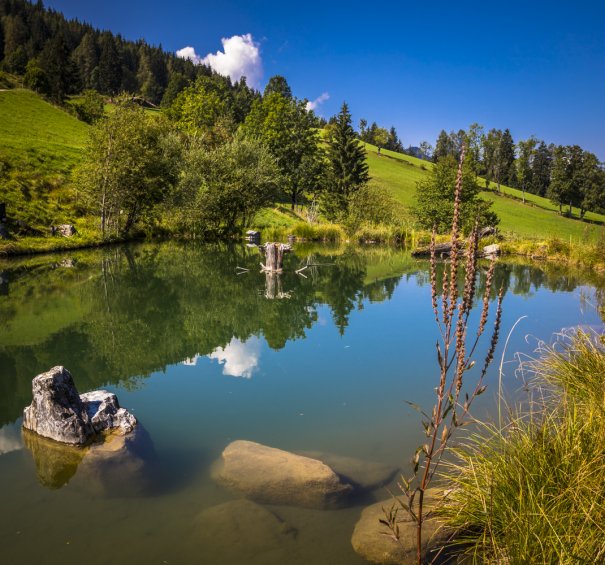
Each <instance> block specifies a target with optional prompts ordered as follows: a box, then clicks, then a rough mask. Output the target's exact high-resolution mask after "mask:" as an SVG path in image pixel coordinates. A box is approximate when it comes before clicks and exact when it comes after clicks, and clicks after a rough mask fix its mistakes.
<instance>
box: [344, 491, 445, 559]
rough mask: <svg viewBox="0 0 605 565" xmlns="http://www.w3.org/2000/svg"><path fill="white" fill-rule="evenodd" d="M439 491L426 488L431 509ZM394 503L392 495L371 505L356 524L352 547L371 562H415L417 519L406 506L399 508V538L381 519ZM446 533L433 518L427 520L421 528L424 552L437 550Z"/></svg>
mask: <svg viewBox="0 0 605 565" xmlns="http://www.w3.org/2000/svg"><path fill="white" fill-rule="evenodd" d="M439 495H440V493H439V491H438V490H437V489H430V490H427V492H426V494H425V501H426V503H427V505H428V508H429V509H430V508H431V507H434V506H435V504H436V503H437V501H438V500H439ZM393 504H394V500H393V499H387V500H383V501H382V502H377V503H376V504H372V505H371V506H368V507H367V508H365V509H364V510H363V512H362V513H361V517H360V518H359V521H358V522H357V524H356V525H355V530H354V531H353V536H352V537H351V544H352V545H353V549H354V550H355V551H356V552H357V553H358V554H359V555H361V557H363V558H364V559H365V560H366V561H369V562H370V563H377V564H380V565H405V564H406V563H410V564H412V563H416V523H415V522H414V521H413V520H412V517H411V516H410V515H409V513H408V512H406V511H405V510H404V509H403V508H400V510H399V511H398V513H397V525H398V526H399V532H400V537H399V541H396V540H395V539H393V537H391V533H390V531H389V529H388V528H387V527H386V526H385V525H384V524H382V523H381V522H380V520H384V519H385V515H384V511H383V509H386V510H388V509H389V508H391V506H393ZM445 537H446V534H445V531H444V530H443V529H442V528H440V526H439V523H438V522H437V521H436V520H435V519H434V518H429V519H428V520H426V521H425V522H424V525H423V529H422V538H423V547H422V551H423V555H424V556H425V557H427V556H428V554H430V553H433V550H435V551H436V550H438V549H439V547H441V545H442V542H443V540H444V539H445Z"/></svg>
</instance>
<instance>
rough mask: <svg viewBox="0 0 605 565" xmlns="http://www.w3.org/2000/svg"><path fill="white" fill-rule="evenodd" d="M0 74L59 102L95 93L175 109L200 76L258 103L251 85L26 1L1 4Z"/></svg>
mask: <svg viewBox="0 0 605 565" xmlns="http://www.w3.org/2000/svg"><path fill="white" fill-rule="evenodd" d="M0 69H2V70H4V71H6V72H9V73H13V74H16V75H20V76H23V80H24V84H25V86H27V87H28V88H31V89H32V90H36V91H37V92H39V93H41V94H43V95H44V96H46V97H48V98H50V99H51V100H53V101H55V102H63V101H64V100H65V98H66V97H67V96H68V95H70V94H77V93H79V92H81V91H83V90H87V89H91V90H95V91H98V92H100V93H102V94H104V95H108V96H113V95H117V94H119V93H121V92H131V93H137V94H139V95H140V96H141V97H143V98H144V99H145V100H147V101H148V102H150V103H152V104H155V105H159V104H162V105H164V106H169V105H170V104H171V103H172V101H173V100H174V98H175V97H176V95H177V94H178V93H179V92H180V91H181V90H182V89H183V88H184V87H185V86H186V85H187V84H189V83H190V82H191V81H194V80H195V79H196V78H197V77H199V76H207V77H210V76H212V77H214V78H215V79H216V80H221V81H223V82H224V84H225V87H226V88H228V89H232V90H234V91H236V92H239V93H240V96H243V94H242V93H245V95H246V96H248V97H253V95H254V94H253V91H252V89H250V88H248V87H247V85H246V82H245V79H243V80H241V81H238V82H237V83H236V84H232V83H231V80H230V79H229V78H228V77H223V76H221V75H218V74H217V73H215V72H213V71H212V70H211V69H210V68H209V67H208V66H205V65H194V64H193V63H192V62H191V61H189V60H187V59H182V58H180V57H177V56H176V55H174V54H173V53H168V52H166V51H164V50H163V49H162V47H161V45H160V46H153V45H149V44H148V43H146V42H145V41H143V40H138V41H127V40H126V39H124V38H123V37H121V36H120V35H116V34H113V33H111V32H109V31H101V30H98V29H95V28H93V27H92V26H91V25H89V24H87V23H82V22H79V21H78V20H67V19H66V18H65V16H64V15H63V14H61V13H60V12H57V11H54V10H52V9H46V8H44V5H43V3H42V1H41V0H38V1H37V2H36V3H35V4H34V3H31V2H28V1H26V0H0Z"/></svg>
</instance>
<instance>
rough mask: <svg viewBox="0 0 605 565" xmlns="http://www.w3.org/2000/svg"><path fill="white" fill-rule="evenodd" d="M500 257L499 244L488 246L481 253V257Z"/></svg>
mask: <svg viewBox="0 0 605 565" xmlns="http://www.w3.org/2000/svg"><path fill="white" fill-rule="evenodd" d="M498 255H500V246H499V245H498V244H497V243H492V245H486V246H485V247H484V248H483V249H482V251H481V257H496V256H498Z"/></svg>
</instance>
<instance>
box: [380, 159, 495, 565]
mask: <svg viewBox="0 0 605 565" xmlns="http://www.w3.org/2000/svg"><path fill="white" fill-rule="evenodd" d="M464 157H465V148H463V150H462V154H461V156H460V161H459V164H458V174H457V177H456V187H455V194H454V213H453V218H452V230H451V243H452V245H451V251H450V255H449V261H448V262H447V263H446V264H445V266H444V270H443V279H442V284H441V287H440V288H439V286H438V284H437V257H436V253H435V245H436V244H435V231H433V235H432V237H431V245H430V252H431V258H430V283H431V304H432V308H433V313H434V316H435V321H436V323H437V326H438V328H439V333H440V340H439V341H437V343H436V353H437V362H438V364H439V385H438V387H437V389H436V398H435V404H434V406H433V409H432V412H431V415H430V416H429V415H427V414H426V413H425V412H422V411H421V413H422V415H423V417H424V418H423V422H422V424H423V427H424V430H425V434H426V436H427V438H428V441H427V443H425V444H423V445H422V446H420V447H418V448H417V449H416V452H415V454H414V458H413V474H412V476H411V478H409V479H405V478H403V477H402V478H401V482H400V484H399V487H400V489H401V491H402V493H403V498H402V497H397V503H398V504H399V506H400V507H401V508H403V509H405V511H406V512H408V513H409V514H410V516H411V517H412V519H413V520H414V522H415V523H416V542H417V561H418V564H419V565H420V564H421V561H422V526H423V523H424V522H425V520H426V519H427V518H428V517H429V516H430V513H426V511H425V509H424V508H423V503H424V493H425V491H426V489H427V488H428V487H429V485H430V483H431V480H432V479H433V477H434V475H435V472H436V471H437V469H438V467H439V464H440V462H441V458H442V457H443V454H444V452H445V450H446V448H447V446H448V442H449V441H450V439H451V438H452V434H453V432H454V430H455V429H456V428H458V427H460V426H462V425H464V424H465V423H466V422H465V418H466V417H467V416H468V413H469V409H470V407H471V404H472V403H473V400H474V399H475V398H476V397H477V396H479V395H480V394H482V393H483V392H484V391H485V385H484V384H483V382H484V378H485V375H486V373H487V369H488V367H489V365H490V363H491V362H492V360H493V357H494V352H495V349H496V345H497V343H498V337H499V333H500V324H501V319H502V297H503V291H502V289H500V292H499V294H498V300H497V305H496V313H495V322H494V327H493V330H492V335H491V338H490V344H489V348H488V351H487V354H486V356H485V359H484V362H483V367H482V369H481V372H480V374H479V376H478V378H477V381H476V382H475V385H474V387H471V388H472V392H470V394H469V393H468V392H467V393H465V396H464V400H462V399H461V398H460V396H461V394H462V390H463V384H464V377H465V374H466V373H467V371H469V370H470V369H471V368H472V367H473V366H474V364H475V363H474V361H473V360H472V357H473V355H474V353H475V350H476V348H477V345H478V343H479V341H480V338H481V336H482V335H483V333H484V332H485V329H486V327H487V322H488V316H489V310H490V303H489V298H490V295H491V291H492V285H493V280H494V270H495V260H494V259H492V261H491V264H490V267H489V270H488V272H487V276H486V281H485V289H484V293H483V297H482V308H481V314H480V317H479V326H478V328H477V331H476V333H475V335H474V336H473V337H471V340H470V343H467V341H468V339H469V336H468V325H469V317H470V314H471V310H472V306H473V303H474V300H475V296H476V291H477V286H476V281H477V275H478V264H477V251H478V246H479V225H478V223H475V226H474V228H473V230H472V232H471V234H470V236H469V237H468V241H467V246H466V252H463V251H462V242H461V238H460V225H461V200H462V199H461V196H462V168H463V164H464ZM461 263H463V266H464V270H465V276H464V286H463V290H462V296H460V297H459V295H458V294H459V293H458V278H459V276H458V274H459V270H460V268H461V267H462V265H461ZM410 404H411V405H412V406H414V407H415V408H417V407H416V406H415V405H413V404H412V403H410ZM381 523H382V524H383V525H386V526H387V528H388V529H389V531H390V533H389V536H390V537H391V538H393V539H395V540H396V541H399V535H400V533H399V527H398V525H397V512H396V510H394V508H391V509H389V510H388V511H386V510H385V519H384V520H381Z"/></svg>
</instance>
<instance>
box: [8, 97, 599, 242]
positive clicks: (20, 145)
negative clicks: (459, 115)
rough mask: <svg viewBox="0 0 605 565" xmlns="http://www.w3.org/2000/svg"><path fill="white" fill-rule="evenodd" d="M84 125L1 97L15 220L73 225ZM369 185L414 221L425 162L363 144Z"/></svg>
mask: <svg viewBox="0 0 605 565" xmlns="http://www.w3.org/2000/svg"><path fill="white" fill-rule="evenodd" d="M88 128H89V126H87V125H86V124H84V123H83V122H80V121H78V120H77V119H76V118H75V117H73V116H71V115H70V114H68V113H67V112H64V111H63V110H61V109H59V108H57V107H55V106H53V105H51V104H49V103H47V102H45V101H44V100H42V99H41V98H40V97H39V96H38V95H37V94H35V93H33V92H31V91H28V90H7V91H0V182H1V183H2V188H3V191H2V200H3V201H7V203H8V205H9V211H10V212H11V214H13V215H14V216H16V217H18V218H19V219H22V220H24V221H25V222H27V223H29V224H30V225H33V226H34V227H38V228H40V229H42V228H46V227H47V226H48V225H49V224H51V223H59V222H65V221H72V222H73V221H75V220H76V212H75V210H74V209H73V205H72V204H71V202H72V200H73V198H72V196H73V193H72V191H71V189H70V188H69V176H70V172H71V169H72V168H73V166H74V165H75V164H76V163H77V162H78V160H79V158H80V155H81V153H82V148H83V146H84V143H85V141H86V135H87V131H88ZM366 150H367V156H368V163H369V166H370V174H371V176H372V180H371V183H372V184H374V185H376V186H382V187H384V188H386V189H387V190H389V191H390V192H391V193H392V194H393V196H394V197H395V198H396V199H397V200H399V201H400V202H401V203H402V204H403V205H404V207H405V209H406V210H407V212H408V217H409V220H410V221H413V206H414V204H415V199H416V184H417V182H418V181H420V180H422V179H423V178H426V176H427V175H428V174H429V173H430V170H431V168H432V167H433V165H432V163H429V162H427V161H422V160H421V159H417V158H415V157H410V156H408V155H402V154H400V153H394V152H391V151H387V150H382V151H381V155H380V156H378V154H377V149H376V147H374V146H371V145H367V144H366ZM483 197H484V198H487V199H490V200H492V201H493V202H494V210H495V211H496V212H497V213H498V215H499V216H500V219H501V223H500V229H501V231H503V232H510V233H515V234H518V235H520V236H523V237H530V238H532V237H533V238H548V237H552V236H557V237H559V238H562V239H565V240H573V241H596V239H597V238H598V237H599V234H600V233H602V231H603V228H602V227H601V226H600V225H598V224H599V223H605V216H602V215H599V214H592V213H589V214H587V219H589V220H590V221H591V222H593V223H587V222H581V221H578V220H574V219H569V218H565V217H562V216H560V215H559V214H558V212H557V210H556V207H555V206H554V205H553V204H552V203H551V202H550V201H549V200H547V199H545V198H541V197H539V196H535V195H530V194H529V195H528V194H526V195H525V198H526V202H525V203H523V202H522V201H521V197H522V195H521V192H520V191H518V190H516V189H513V188H509V187H502V192H501V193H496V192H495V191H491V190H490V191H484V192H483ZM260 219H262V222H261V223H263V224H266V225H273V224H274V225H289V224H292V223H294V222H295V221H297V219H296V217H293V215H292V214H291V213H289V212H288V211H287V210H285V209H284V210H281V209H280V210H278V211H274V210H267V211H265V212H263V214H262V215H261V218H260Z"/></svg>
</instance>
